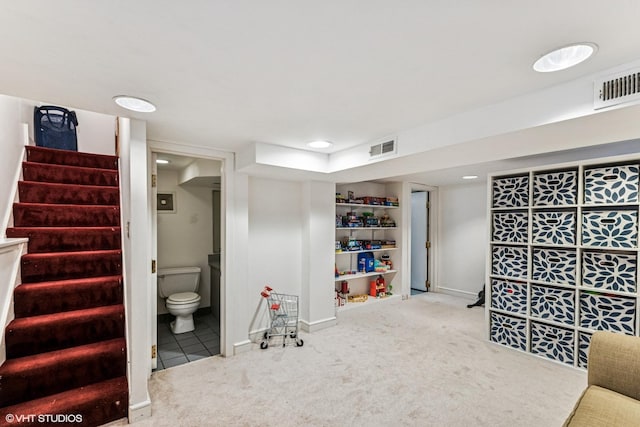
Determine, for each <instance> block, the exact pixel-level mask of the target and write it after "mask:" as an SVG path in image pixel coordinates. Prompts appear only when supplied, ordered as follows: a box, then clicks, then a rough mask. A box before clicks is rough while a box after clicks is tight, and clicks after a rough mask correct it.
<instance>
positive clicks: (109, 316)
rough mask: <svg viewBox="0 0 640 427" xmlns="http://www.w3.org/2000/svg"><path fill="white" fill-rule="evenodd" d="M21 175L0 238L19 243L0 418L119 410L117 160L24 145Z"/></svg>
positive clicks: (19, 421) (108, 414) (115, 415)
mask: <svg viewBox="0 0 640 427" xmlns="http://www.w3.org/2000/svg"><path fill="white" fill-rule="evenodd" d="M23 179H24V181H21V182H20V183H19V184H18V196H19V200H20V202H19V203H16V204H14V209H13V218H14V227H13V228H10V229H8V230H7V237H28V238H29V244H28V251H27V252H28V253H27V254H25V255H23V257H22V260H21V266H20V268H21V276H22V284H21V285H19V286H18V287H17V288H16V289H15V291H14V312H15V319H14V320H13V321H11V322H10V323H9V324H8V325H7V327H6V330H5V343H6V351H7V360H6V361H5V363H4V364H2V366H0V408H1V410H0V413H2V415H3V416H1V417H0V426H4V425H20V426H27V425H39V426H42V425H56V426H64V425H70V426H71V425H73V426H98V425H101V424H105V423H108V422H111V421H113V420H117V419H119V418H123V417H126V416H127V409H128V385H127V379H126V367H127V356H126V343H125V338H124V327H125V324H124V305H123V286H122V251H121V238H120V194H119V189H118V161H117V158H116V157H114V156H104V155H95V154H85V153H77V152H73V151H65V150H53V149H48V148H42V147H27V161H26V162H24V163H23ZM6 414H11V415H13V416H14V417H15V418H14V419H13V422H10V421H12V420H11V419H7V418H6V417H5V416H4V415H6ZM39 415H42V416H44V417H47V416H52V417H54V418H44V421H45V422H44V423H43V422H42V421H43V418H42V417H38V416H39ZM21 416H22V417H21ZM55 416H57V418H55ZM65 416H66V418H65ZM79 419H81V421H82V422H77V421H79Z"/></svg>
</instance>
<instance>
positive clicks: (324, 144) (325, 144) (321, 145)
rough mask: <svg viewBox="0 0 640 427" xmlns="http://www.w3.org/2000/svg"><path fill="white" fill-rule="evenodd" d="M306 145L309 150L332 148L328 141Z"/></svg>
mask: <svg viewBox="0 0 640 427" xmlns="http://www.w3.org/2000/svg"><path fill="white" fill-rule="evenodd" d="M307 145H308V146H309V147H311V148H329V147H331V146H333V143H332V142H329V141H312V142H309V143H308V144H307Z"/></svg>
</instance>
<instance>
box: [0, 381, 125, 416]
mask: <svg viewBox="0 0 640 427" xmlns="http://www.w3.org/2000/svg"><path fill="white" fill-rule="evenodd" d="M127 395H128V385H127V378H126V377H125V376H122V377H117V378H112V379H109V380H105V381H100V382H97V383H93V384H90V385H87V386H84V387H80V388H78V389H72V390H67V391H63V392H61V393H57V394H53V395H50V396H45V397H41V398H39V399H35V400H30V401H28V402H22V403H18V404H15V405H11V406H7V407H5V408H3V412H4V413H7V414H13V415H14V416H16V415H30V414H74V415H75V414H80V415H82V422H81V423H80V424H77V425H102V424H105V423H107V422H110V421H115V420H117V419H119V418H124V417H126V414H127V409H128V401H127ZM105 404H108V405H109V406H110V407H109V408H105V407H104V406H105ZM105 412H106V413H105ZM11 425H15V424H12V423H10V422H9V421H7V420H6V419H5V417H0V426H11ZM20 425H43V424H41V423H37V422H34V423H20Z"/></svg>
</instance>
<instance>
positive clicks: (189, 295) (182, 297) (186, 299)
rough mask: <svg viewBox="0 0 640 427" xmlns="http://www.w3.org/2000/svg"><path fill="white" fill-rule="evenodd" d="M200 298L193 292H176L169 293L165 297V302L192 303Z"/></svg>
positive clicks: (176, 303) (173, 303) (175, 303)
mask: <svg viewBox="0 0 640 427" xmlns="http://www.w3.org/2000/svg"><path fill="white" fill-rule="evenodd" d="M200 299H201V297H200V295H198V294H197V293H195V292H178V293H177V294H171V295H170V296H169V298H167V303H170V304H172V305H179V304H193V303H195V302H199V301H200Z"/></svg>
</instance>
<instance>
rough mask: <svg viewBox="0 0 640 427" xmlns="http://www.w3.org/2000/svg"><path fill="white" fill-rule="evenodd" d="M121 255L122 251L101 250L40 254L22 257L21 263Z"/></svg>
mask: <svg viewBox="0 0 640 427" xmlns="http://www.w3.org/2000/svg"><path fill="white" fill-rule="evenodd" d="M116 254H122V249H101V250H97V251H72V252H42V253H35V254H24V255H22V260H23V261H29V260H34V259H48V258H72V257H85V258H86V257H90V256H96V255H116Z"/></svg>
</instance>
